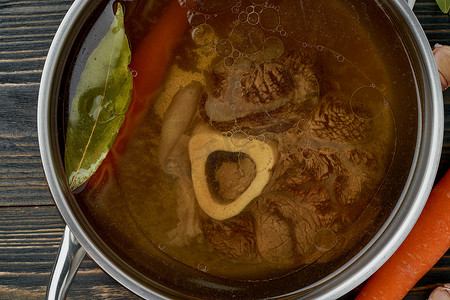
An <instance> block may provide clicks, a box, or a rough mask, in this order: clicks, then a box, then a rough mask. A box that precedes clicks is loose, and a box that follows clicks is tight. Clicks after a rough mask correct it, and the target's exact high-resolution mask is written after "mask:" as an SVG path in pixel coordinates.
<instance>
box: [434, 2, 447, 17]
mask: <svg viewBox="0 0 450 300" xmlns="http://www.w3.org/2000/svg"><path fill="white" fill-rule="evenodd" d="M436 2H437V4H438V5H439V8H440V9H441V10H442V12H443V13H446V14H448V12H449V11H450V0H436Z"/></svg>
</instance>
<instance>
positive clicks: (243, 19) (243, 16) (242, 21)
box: [238, 11, 247, 23]
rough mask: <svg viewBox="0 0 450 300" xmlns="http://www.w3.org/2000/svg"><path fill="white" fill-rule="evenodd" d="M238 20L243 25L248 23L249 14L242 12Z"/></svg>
mask: <svg viewBox="0 0 450 300" xmlns="http://www.w3.org/2000/svg"><path fill="white" fill-rule="evenodd" d="M238 20H239V22H241V23H245V22H247V14H246V13H245V12H243V11H242V12H240V13H239V15H238Z"/></svg>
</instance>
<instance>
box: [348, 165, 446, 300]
mask: <svg viewBox="0 0 450 300" xmlns="http://www.w3.org/2000/svg"><path fill="white" fill-rule="evenodd" d="M449 248H450V170H449V171H447V173H446V174H445V176H444V177H443V178H442V179H441V180H440V182H439V183H438V184H437V185H436V186H435V187H434V188H433V190H432V191H431V194H430V197H429V198H428V201H427V203H426V205H425V207H424V209H423V211H422V214H421V215H420V217H419V219H418V220H417V222H416V224H415V225H414V227H413V229H412V230H411V232H410V233H409V235H408V236H407V237H406V239H405V241H404V242H403V243H402V244H401V245H400V247H399V248H398V249H397V251H396V252H395V253H394V254H393V255H392V257H391V258H390V259H389V260H388V261H387V262H386V263H385V264H384V265H383V266H382V267H381V268H380V269H379V270H378V271H377V272H375V274H373V275H372V277H371V278H369V280H368V281H367V283H366V285H365V286H364V287H363V289H362V290H361V292H360V294H359V295H358V296H357V297H356V299H357V300H362V299H378V300H380V299H388V300H395V299H402V298H403V297H404V296H405V295H406V294H407V293H408V291H409V290H410V289H411V288H412V287H413V286H414V285H415V284H416V283H417V281H419V279H420V278H422V276H423V275H425V273H427V272H428V271H429V270H430V269H431V268H432V267H433V265H434V264H435V263H436V262H437V261H438V260H439V259H440V258H441V257H442V256H443V255H444V254H445V252H446V251H447V250H448V249H449Z"/></svg>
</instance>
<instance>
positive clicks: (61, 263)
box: [46, 225, 86, 300]
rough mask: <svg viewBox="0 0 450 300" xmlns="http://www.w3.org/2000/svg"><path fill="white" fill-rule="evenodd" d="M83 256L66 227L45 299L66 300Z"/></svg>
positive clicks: (83, 252)
mask: <svg viewBox="0 0 450 300" xmlns="http://www.w3.org/2000/svg"><path fill="white" fill-rule="evenodd" d="M85 254H86V250H84V248H83V247H82V246H81V244H80V243H79V242H78V240H77V239H76V237H75V236H74V235H73V234H72V232H70V229H69V227H68V226H67V225H66V228H65V229H64V234H63V236H62V240H61V244H60V245H59V250H58V254H57V257H56V261H55V264H54V266H53V271H52V275H51V276H50V282H49V284H48V287H47V295H46V299H48V300H61V299H65V298H66V296H67V292H68V291H69V288H70V285H71V284H72V280H73V278H74V277H75V274H76V272H77V270H78V267H79V266H80V264H81V262H82V261H83V258H84V256H85Z"/></svg>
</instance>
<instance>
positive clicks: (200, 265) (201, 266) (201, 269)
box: [197, 263, 208, 273]
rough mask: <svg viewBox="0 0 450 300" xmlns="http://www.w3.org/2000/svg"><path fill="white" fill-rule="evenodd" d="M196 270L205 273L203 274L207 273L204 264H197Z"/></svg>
mask: <svg viewBox="0 0 450 300" xmlns="http://www.w3.org/2000/svg"><path fill="white" fill-rule="evenodd" d="M197 269H199V270H200V271H202V272H205V273H206V272H208V267H207V266H206V264H204V263H199V264H198V265H197Z"/></svg>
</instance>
